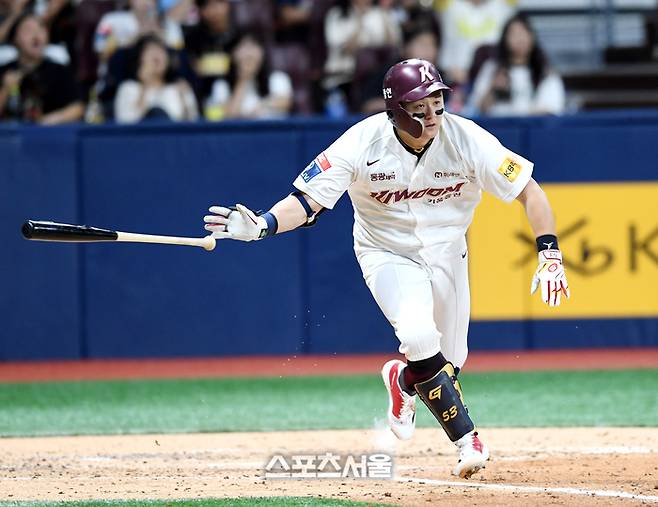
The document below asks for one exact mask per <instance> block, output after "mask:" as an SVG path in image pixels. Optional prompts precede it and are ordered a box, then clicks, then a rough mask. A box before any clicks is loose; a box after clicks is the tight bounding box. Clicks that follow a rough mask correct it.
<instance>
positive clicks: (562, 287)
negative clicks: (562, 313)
mask: <svg viewBox="0 0 658 507" xmlns="http://www.w3.org/2000/svg"><path fill="white" fill-rule="evenodd" d="M538 258H539V266H537V271H535V275H534V276H533V277H532V285H531V286H530V294H534V293H535V291H536V290H537V287H539V286H540V285H541V299H542V301H543V302H544V303H546V304H548V306H560V296H561V295H562V294H564V295H565V296H566V297H567V299H568V298H569V297H571V293H570V292H569V284H568V283H567V275H566V274H565V272H564V266H563V265H562V252H560V251H559V250H542V251H541V252H539V254H538Z"/></svg>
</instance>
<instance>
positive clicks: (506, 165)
mask: <svg viewBox="0 0 658 507" xmlns="http://www.w3.org/2000/svg"><path fill="white" fill-rule="evenodd" d="M522 170H523V166H522V165H521V164H519V163H518V162H515V161H514V160H512V159H511V158H510V157H507V158H506V159H505V160H504V161H503V163H502V164H500V167H499V168H498V172H499V173H500V174H502V175H503V176H505V178H507V180H508V181H509V182H510V183H514V180H516V178H517V176H518V175H519V174H521V171H522Z"/></svg>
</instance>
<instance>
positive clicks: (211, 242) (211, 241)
mask: <svg viewBox="0 0 658 507" xmlns="http://www.w3.org/2000/svg"><path fill="white" fill-rule="evenodd" d="M203 240H204V244H203V248H205V249H206V250H207V251H208V252H210V251H212V250H214V249H215V245H216V244H217V241H216V240H215V238H213V237H212V236H206V237H205V238H203Z"/></svg>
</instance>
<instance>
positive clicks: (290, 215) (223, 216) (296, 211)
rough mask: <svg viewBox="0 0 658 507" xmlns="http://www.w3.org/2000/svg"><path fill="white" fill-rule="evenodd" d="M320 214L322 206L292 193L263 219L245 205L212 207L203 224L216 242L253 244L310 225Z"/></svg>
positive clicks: (296, 193) (298, 193)
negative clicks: (218, 240)
mask: <svg viewBox="0 0 658 507" xmlns="http://www.w3.org/2000/svg"><path fill="white" fill-rule="evenodd" d="M321 210H322V206H321V205H320V204H318V203H317V202H315V201H314V200H313V199H311V198H310V197H309V196H308V195H306V194H305V193H303V192H293V193H292V194H290V195H289V196H287V197H285V198H283V199H281V200H280V201H279V202H277V203H276V204H275V205H274V206H272V209H270V211H268V212H266V213H263V214H261V215H257V214H256V213H254V212H253V211H251V210H250V209H249V208H247V207H246V206H243V205H242V204H238V205H237V206H236V207H235V209H231V208H225V207H223V206H211V207H210V210H209V211H210V212H211V213H212V215H206V216H205V217H204V218H203V221H204V222H205V229H206V230H207V231H209V232H211V233H212V236H213V237H214V238H216V239H237V240H240V241H254V240H258V239H263V238H266V237H269V236H273V235H274V234H279V233H282V232H287V231H291V230H293V229H296V228H298V227H301V226H304V225H308V224H310V223H312V222H313V221H314V220H315V217H316V216H317V214H318V213H319V212H320V211H321Z"/></svg>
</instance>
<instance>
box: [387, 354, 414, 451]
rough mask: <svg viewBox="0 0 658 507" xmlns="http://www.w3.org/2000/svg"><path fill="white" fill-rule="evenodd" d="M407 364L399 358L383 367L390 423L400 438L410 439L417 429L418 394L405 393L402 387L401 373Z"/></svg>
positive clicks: (392, 429)
mask: <svg viewBox="0 0 658 507" xmlns="http://www.w3.org/2000/svg"><path fill="white" fill-rule="evenodd" d="M404 367H405V364H404V363H403V362H402V361H399V360H397V359H392V360H391V361H389V362H387V363H386V364H385V365H384V367H383V368H382V379H384V385H386V390H387V391H388V424H389V426H390V427H391V431H393V433H394V434H395V436H396V437H398V438H399V439H400V440H408V439H410V438H411V437H412V436H413V434H414V430H415V429H416V395H415V394H414V395H409V394H407V393H405V392H404V391H403V390H402V388H401V387H400V382H399V381H398V379H399V378H400V374H401V373H402V370H403V369H404Z"/></svg>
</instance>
